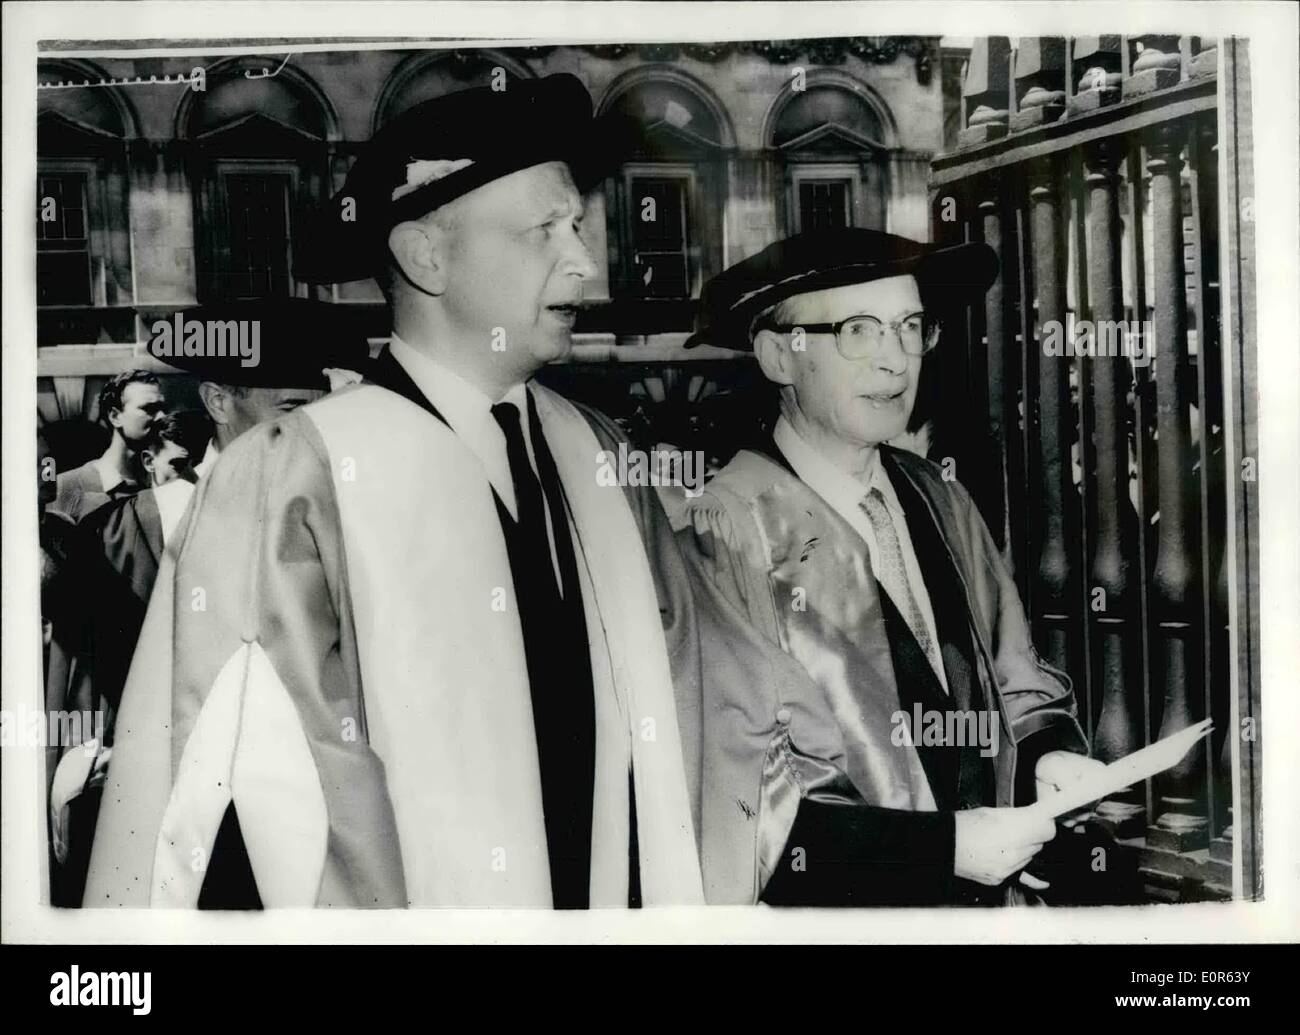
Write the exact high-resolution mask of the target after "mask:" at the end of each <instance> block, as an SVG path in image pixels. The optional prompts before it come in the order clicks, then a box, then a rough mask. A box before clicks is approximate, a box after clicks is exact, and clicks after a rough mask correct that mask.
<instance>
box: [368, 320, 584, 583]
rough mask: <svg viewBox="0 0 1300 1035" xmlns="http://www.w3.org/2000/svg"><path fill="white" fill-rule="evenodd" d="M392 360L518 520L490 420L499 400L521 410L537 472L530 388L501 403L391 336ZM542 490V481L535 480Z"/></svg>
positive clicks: (497, 429) (500, 440)
mask: <svg viewBox="0 0 1300 1035" xmlns="http://www.w3.org/2000/svg"><path fill="white" fill-rule="evenodd" d="M388 348H389V350H390V351H391V352H392V354H393V359H395V360H397V362H398V363H399V364H400V365H401V367H402V369H403V370H405V371H406V372H407V374H409V375H410V378H411V380H412V381H414V382H415V386H416V387H417V388H418V389H420V391H421V392H422V393H424V397H425V398H426V399H428V400H429V402H430V404H432V406H433V408H434V409H435V410H437V411H438V412H439V413H441V414H442V416H443V418H444V419H445V420H446V421H447V423H448V424H449V425H451V430H452V431H454V432H455V433H456V437H457V438H459V439H460V440H461V441H462V442H464V443H465V445H466V446H468V447H469V450H470V452H472V453H473V454H474V455H475V456H476V457H478V459H479V462H480V463H482V465H483V471H484V473H485V474H486V475H487V480H488V481H489V482H490V483H491V485H492V488H493V489H495V490H496V494H497V495H498V496H499V497H500V498H501V502H502V503H503V504H504V505H505V508H506V509H507V510H508V511H510V516H511V517H512V518H515V519H516V520H518V518H519V507H518V503H517V502H516V500H515V483H514V479H513V478H512V477H511V475H510V459H509V457H508V455H507V453H506V436H505V434H504V432H502V430H501V425H499V424H498V423H497V422H496V418H495V417H493V416H492V407H493V406H494V405H496V403H498V402H508V403H513V404H514V406H515V408H516V409H517V410H518V411H519V422H520V424H521V426H522V428H523V434H524V445H525V447H526V448H527V450H528V463H529V465H530V466H531V467H532V469H533V474H537V457H536V456H535V455H534V453H533V436H532V432H531V429H530V428H529V420H528V389H527V388H526V387H525V386H524V385H523V384H522V383H520V384H517V385H513V386H511V388H510V389H509V390H508V391H507V392H506V393H505V395H503V396H502V397H501V398H500V399H495V400H493V399H489V398H488V397H487V396H486V395H485V394H484V393H483V392H482V391H480V390H479V389H478V388H475V387H474V386H473V385H471V384H470V383H469V382H468V381H466V380H465V379H464V378H462V377H461V376H460V375H458V374H456V373H454V372H453V371H451V370H449V369H448V368H447V367H445V366H443V365H442V364H441V363H438V362H437V361H436V360H433V359H430V358H429V357H428V356H426V355H424V353H422V352H420V351H419V350H418V349H416V348H415V347H414V346H412V345H409V344H407V343H406V342H404V341H402V339H401V338H399V337H398V336H397V335H396V334H394V335H393V336H392V338H391V340H390V341H389V345H388ZM539 486H540V478H539ZM542 509H543V511H544V512H545V516H546V535H547V539H548V540H549V542H550V545H551V564H552V565H553V566H554V568H555V581H556V585H557V586H560V587H561V588H562V587H563V579H562V578H561V576H560V563H559V560H558V559H557V558H556V553H555V530H554V529H553V528H552V527H551V510H550V507H549V506H543V508H542Z"/></svg>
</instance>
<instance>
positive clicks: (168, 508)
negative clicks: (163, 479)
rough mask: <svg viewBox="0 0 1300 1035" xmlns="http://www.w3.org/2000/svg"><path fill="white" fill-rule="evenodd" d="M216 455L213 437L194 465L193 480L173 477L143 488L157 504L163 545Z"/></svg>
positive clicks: (210, 467) (213, 462) (210, 468)
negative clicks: (166, 481)
mask: <svg viewBox="0 0 1300 1035" xmlns="http://www.w3.org/2000/svg"><path fill="white" fill-rule="evenodd" d="M218 455H220V451H219V450H218V449H217V440H216V438H215V437H213V438H210V439H208V448H207V449H205V450H204V451H203V459H202V460H200V461H199V462H198V463H197V464H195V465H194V473H195V474H196V475H197V476H198V477H197V478H196V479H195V480H194V481H193V482H190V481H186V480H185V479H184V478H173V479H172V480H171V481H169V482H168V483H167V484H166V485H159V486H157V487H155V488H153V489H145V492H152V493H153V498H154V502H155V503H156V504H157V505H158V522H159V524H160V525H162V537H163V546H166V545H167V543H168V542H169V541H170V540H171V537H172V533H173V532H175V531H176V526H177V525H179V524H180V521H181V518H182V517H184V516H185V508H186V507H188V506H189V504H190V497H191V496H193V495H194V486H195V485H196V484H198V482H199V481H201V480H202V479H203V476H204V475H206V474H207V473H208V472H209V471H210V470H212V465H213V464H215V463H216V462H217V457H218Z"/></svg>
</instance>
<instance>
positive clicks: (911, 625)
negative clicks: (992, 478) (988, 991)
mask: <svg viewBox="0 0 1300 1035" xmlns="http://www.w3.org/2000/svg"><path fill="white" fill-rule="evenodd" d="M995 274H996V257H995V256H994V254H993V253H992V251H991V250H990V249H988V248H987V247H986V246H984V245H980V244H966V245H960V246H957V247H950V248H938V247H934V246H929V245H923V244H920V243H918V242H915V241H910V240H907V239H905V238H901V237H897V236H894V235H891V234H885V233H879V232H876V231H871V230H862V229H847V230H835V231H819V232H812V233H805V234H801V235H797V236H795V237H792V238H789V239H788V240H785V241H781V242H778V243H776V244H774V245H772V246H770V247H769V248H767V249H765V250H764V251H762V252H760V253H759V254H757V255H755V256H753V257H751V258H750V259H747V260H745V261H744V262H741V263H740V264H738V265H736V266H734V267H732V268H731V269H729V270H727V271H726V272H724V273H723V274H721V275H720V276H718V277H717V278H716V279H715V280H713V281H712V282H711V283H710V284H709V285H708V287H707V288H706V290H705V294H704V299H703V308H704V321H705V326H704V328H703V329H702V330H701V331H700V332H699V333H697V334H696V335H695V336H694V338H693V339H692V342H691V344H696V343H699V342H702V341H708V342H710V343H713V344H718V345H733V346H734V345H749V346H751V347H752V348H753V350H754V353H755V357H756V359H757V361H758V363H759V365H760V367H761V368H762V370H763V373H764V374H765V375H766V377H767V378H768V379H769V380H770V381H772V382H774V383H775V385H776V386H777V388H778V391H779V394H780V417H779V419H778V420H777V422H776V425H775V428H774V430H773V433H772V436H771V439H770V440H769V441H767V442H766V444H765V446H764V447H763V448H761V449H757V450H743V451H741V452H740V453H739V454H737V456H736V457H735V458H734V459H733V460H732V461H731V462H730V464H728V465H727V466H726V467H725V468H724V469H723V470H722V471H721V472H720V473H719V474H718V475H717V476H716V477H715V478H714V479H713V480H712V481H711V482H710V484H709V486H708V488H707V489H706V490H705V492H704V494H703V495H702V496H701V497H700V498H698V499H696V500H693V501H691V503H690V504H689V508H688V515H689V523H688V525H687V527H686V528H685V529H684V530H683V532H682V537H683V539H684V540H685V545H686V546H688V547H689V548H690V549H689V550H688V551H687V552H688V553H689V554H690V555H691V557H692V562H691V563H692V564H694V565H696V566H697V569H698V570H697V574H698V575H699V576H700V577H699V578H698V579H697V580H696V582H697V593H698V594H699V596H700V598H701V599H700V608H699V610H700V621H701V637H702V639H703V640H704V643H705V648H704V649H705V657H704V663H705V672H706V677H705V695H706V696H705V701H704V708H703V715H704V726H703V747H704V750H703V759H704V791H703V799H704V800H703V813H702V819H701V833H702V839H701V845H702V865H703V872H704V878H705V892H706V896H707V897H708V898H709V900H710V901H712V902H724V903H742V902H765V903H768V904H773V905H779V904H784V905H819V906H838V905H941V904H971V905H974V904H994V903H1004V902H1013V901H1023V900H1025V898H1026V897H1027V896H1029V895H1031V894H1032V891H1028V890H1027V889H1034V890H1041V889H1042V888H1043V887H1044V884H1043V882H1042V881H1040V880H1038V879H1037V878H1036V877H1034V876H1032V875H1031V874H1027V873H1025V872H1023V871H1024V868H1025V867H1026V866H1027V865H1028V864H1029V863H1030V861H1031V860H1032V859H1033V857H1034V856H1035V854H1036V853H1037V852H1038V851H1039V849H1040V848H1041V847H1042V846H1043V844H1044V843H1045V842H1047V841H1049V840H1051V839H1052V837H1053V836H1054V834H1055V827H1054V824H1053V822H1052V820H1050V819H1045V818H1042V817H1040V816H1039V815H1038V814H1037V812H1036V811H1035V810H1031V809H1026V808H1023V807H1020V806H1023V805H1025V804H1027V803H1029V802H1032V800H1033V796H1034V794H1035V792H1036V786H1037V787H1043V786H1048V787H1052V786H1055V787H1059V786H1061V785H1063V784H1065V783H1068V782H1070V781H1072V780H1074V779H1078V778H1080V777H1081V776H1082V775H1083V774H1084V772H1085V771H1086V770H1087V769H1088V768H1089V767H1091V766H1095V765H1098V764H1099V763H1095V762H1092V761H1091V760H1089V759H1088V758H1087V757H1086V753H1087V744H1086V742H1085V740H1084V737H1083V734H1082V732H1081V730H1080V728H1079V724H1078V722H1077V721H1076V719H1075V706H1074V701H1073V696H1072V694H1071V691H1070V688H1069V681H1068V678H1067V677H1066V676H1065V675H1064V674H1063V673H1061V672H1058V671H1056V670H1053V669H1051V668H1049V667H1048V666H1047V665H1045V664H1044V663H1043V662H1042V661H1041V660H1040V659H1039V657H1038V655H1037V653H1036V652H1035V651H1034V648H1033V646H1032V644H1031V642H1030V637H1029V629H1028V626H1027V624H1026V621H1025V615H1024V610H1023V608H1022V606H1021V603H1020V600H1019V598H1018V596H1017V593H1016V589H1015V585H1014V582H1013V581H1012V577H1011V573H1010V572H1009V571H1008V569H1007V566H1006V564H1005V563H1004V561H1003V559H1002V557H1001V555H1000V553H999V551H998V549H997V547H996V545H995V544H994V542H993V539H992V537H991V536H990V534H989V531H988V529H987V528H986V527H985V524H984V522H983V520H982V519H981V518H980V515H979V512H978V511H977V509H976V508H975V506H974V504H973V502H972V500H971V497H970V495H969V494H968V493H967V492H966V490H965V489H963V488H962V487H961V486H960V485H959V484H957V483H956V482H953V481H949V480H946V479H945V477H944V474H943V471H942V469H941V468H940V467H939V466H938V465H935V464H933V463H931V462H929V461H928V460H925V459H922V458H921V457H919V456H917V455H915V454H913V453H910V452H907V451H905V450H902V449H898V448H894V447H891V446H890V445H889V443H890V441H891V440H894V439H897V438H898V437H899V436H900V435H902V434H903V432H904V431H905V430H906V427H907V423H908V419H909V416H910V415H911V412H912V406H913V403H914V400H915V398H916V390H917V381H918V377H919V374H920V370H921V363H922V359H923V357H924V356H926V355H927V354H928V355H930V356H931V358H930V360H929V361H930V362H934V361H935V359H936V355H935V354H934V353H933V352H932V351H931V350H933V348H934V347H935V346H936V344H937V343H938V339H939V331H938V327H937V326H936V325H935V323H934V322H933V321H932V320H931V319H930V318H928V317H927V312H926V309H927V302H928V303H930V304H931V305H933V303H935V302H936V301H938V300H943V301H944V302H945V303H951V302H953V301H960V300H974V299H976V298H978V297H979V295H980V294H981V293H982V292H983V291H984V290H986V289H987V288H988V286H989V284H990V283H991V282H992V280H993V277H994V276H995Z"/></svg>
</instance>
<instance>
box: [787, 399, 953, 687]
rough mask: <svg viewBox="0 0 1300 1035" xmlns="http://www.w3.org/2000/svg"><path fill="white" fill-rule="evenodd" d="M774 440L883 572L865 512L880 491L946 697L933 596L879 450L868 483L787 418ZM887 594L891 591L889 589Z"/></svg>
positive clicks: (903, 604)
mask: <svg viewBox="0 0 1300 1035" xmlns="http://www.w3.org/2000/svg"><path fill="white" fill-rule="evenodd" d="M772 439H773V441H774V442H775V443H776V447H777V449H779V450H780V451H781V453H782V454H783V455H784V456H785V458H786V459H787V460H788V461H790V466H791V467H793V468H794V473H795V474H797V475H798V476H799V480H800V481H802V482H803V483H804V484H805V485H807V486H808V488H810V489H812V490H813V492H815V493H817V495H818V496H820V497H821V498H822V499H823V500H825V501H826V504H827V505H828V506H829V507H830V508H831V509H832V510H834V511H835V512H836V513H837V514H839V516H840V517H842V518H843V519H844V520H845V521H847V522H848V523H849V525H850V526H851V527H852V528H853V530H854V531H855V532H857V533H858V535H860V536H862V538H863V540H864V541H865V542H866V544H867V557H868V559H869V560H870V562H871V567H872V568H873V569H877V570H878V569H879V568H880V561H879V555H878V553H877V551H878V549H879V547H878V546H877V543H876V532H875V529H874V528H872V526H871V519H870V518H869V517H867V513H866V511H865V510H863V509H862V500H863V499H864V498H865V497H866V495H867V493H868V492H870V491H871V490H872V489H879V490H880V494H881V496H883V497H884V500H885V508H886V509H887V510H888V511H889V516H890V518H891V519H893V522H894V530H895V532H896V533H897V535H898V546H899V550H900V551H901V553H902V554H903V570H904V572H905V573H906V575H907V584H908V587H909V588H910V589H911V591H912V596H913V597H915V598H916V605H917V607H918V609H919V610H920V612H921V620H922V621H923V622H925V629H926V632H928V633H929V634H930V645H931V650H930V651H929V655H930V666H931V668H933V669H934V672H935V675H936V676H938V678H939V685H940V686H942V687H943V689H944V692H945V693H946V692H947V691H948V680H947V677H946V676H945V675H944V671H943V659H942V657H941V656H940V654H939V647H938V644H939V635H938V631H937V629H936V627H935V622H934V609H933V608H932V607H931V606H930V594H929V593H927V592H926V589H925V580H924V579H923V578H922V576H921V566H920V564H919V563H917V560H916V551H915V549H914V548H913V547H912V537H911V535H910V534H909V533H908V531H907V516H906V515H905V514H904V513H903V505H902V504H901V503H899V501H898V494H897V493H895V492H894V486H893V485H892V484H891V483H890V481H889V475H887V474H886V473H885V468H884V465H883V464H882V463H881V462H880V454H879V452H876V453H873V454H872V457H871V462H870V472H869V478H868V480H867V481H866V482H865V483H864V482H861V481H859V480H858V479H856V478H853V477H852V476H850V475H849V474H848V473H847V472H845V471H843V470H841V469H840V468H838V467H836V466H835V465H834V464H833V463H831V462H830V461H829V460H827V459H826V458H825V457H823V456H822V455H821V454H820V453H818V452H817V451H816V450H815V449H813V447H812V446H810V445H809V444H808V443H807V442H806V441H805V440H804V439H803V438H801V437H800V436H799V433H798V432H797V431H795V430H794V426H793V425H792V424H791V423H790V422H789V421H788V420H786V419H785V417H784V416H782V417H780V418H778V419H777V422H776V427H775V428H773V430H772ZM882 585H883V583H882ZM885 591H886V592H889V590H888V588H886V590H885ZM890 599H891V600H893V602H894V606H895V607H897V608H898V610H899V612H900V613H901V614H903V615H906V614H907V612H908V610H909V607H908V603H907V601H905V600H897V599H894V595H893V594H892V593H890Z"/></svg>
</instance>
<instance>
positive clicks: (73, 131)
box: [36, 111, 122, 158]
mask: <svg viewBox="0 0 1300 1035" xmlns="http://www.w3.org/2000/svg"><path fill="white" fill-rule="evenodd" d="M121 149H122V138H121V137H119V136H117V135H116V134H114V133H110V132H109V131H108V130H105V129H101V128H100V127H98V126H92V125H90V124H88V123H85V122H82V121H80V120H79V119H75V118H71V117H69V116H67V115H64V114H63V113H62V112H58V111H43V112H41V113H40V115H38V116H37V118H36V153H37V154H39V155H40V156H41V157H43V158H48V157H51V156H53V155H75V156H84V155H100V154H103V153H105V152H110V151H120V150H121Z"/></svg>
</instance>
